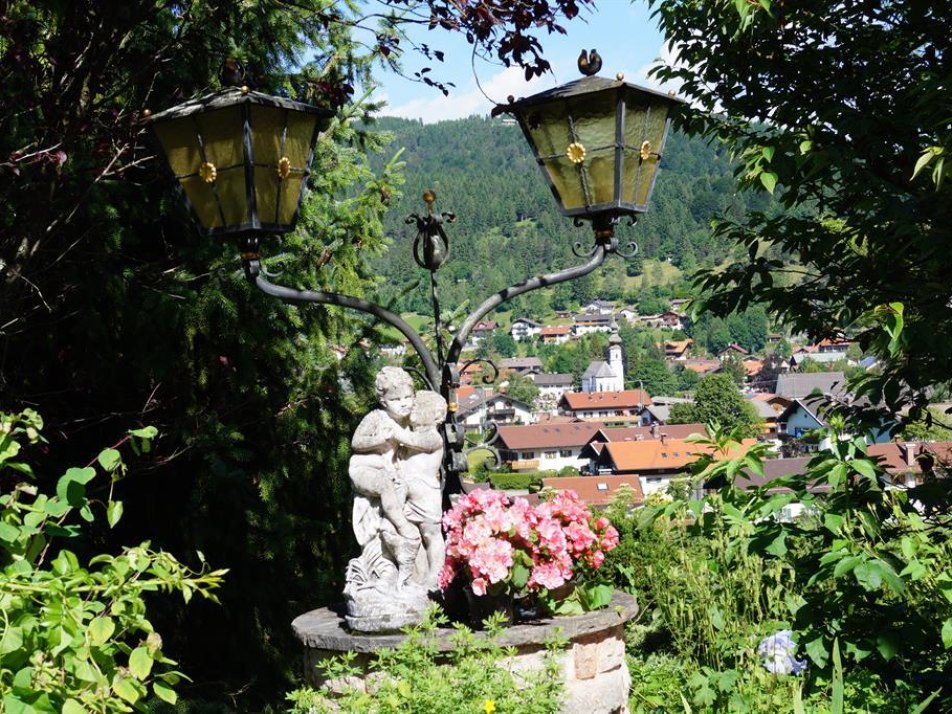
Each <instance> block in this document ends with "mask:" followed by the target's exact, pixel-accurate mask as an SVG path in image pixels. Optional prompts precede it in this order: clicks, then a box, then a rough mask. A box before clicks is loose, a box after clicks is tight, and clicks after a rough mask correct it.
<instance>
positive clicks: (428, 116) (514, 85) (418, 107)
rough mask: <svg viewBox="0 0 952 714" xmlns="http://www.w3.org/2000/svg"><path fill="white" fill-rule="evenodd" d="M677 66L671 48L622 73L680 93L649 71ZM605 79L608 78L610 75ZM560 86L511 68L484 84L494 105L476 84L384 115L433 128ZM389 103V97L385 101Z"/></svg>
mask: <svg viewBox="0 0 952 714" xmlns="http://www.w3.org/2000/svg"><path fill="white" fill-rule="evenodd" d="M659 61H660V62H663V63H664V64H671V65H673V64H677V63H678V52H677V50H676V49H672V48H670V47H669V46H668V45H667V44H665V45H663V46H662V47H661V49H660V50H659V55H658V58H657V59H655V60H653V61H652V62H649V63H647V64H644V65H642V66H641V67H639V68H638V69H637V70H635V71H633V72H631V71H628V70H627V69H624V70H623V71H622V73H623V74H624V75H625V78H626V79H627V80H628V81H629V82H634V83H635V84H640V85H643V86H647V87H651V88H652V89H657V90H660V91H669V90H672V89H673V90H675V92H677V90H678V89H679V87H680V85H678V84H672V83H670V82H665V83H661V82H659V81H658V80H657V79H656V78H649V77H648V70H650V69H651V68H652V67H653V66H655V65H656V64H658V62H659ZM557 70H558V72H559V74H558V76H569V75H572V74H574V73H575V65H574V62H573V63H572V66H571V67H568V65H567V64H566V66H565V67H562V66H559V67H558V68H557ZM605 76H608V75H607V74H606V75H605ZM555 85H556V82H555V78H554V77H553V75H551V74H549V75H546V76H544V77H541V78H540V77H533V78H532V80H531V81H529V82H526V80H525V75H524V73H523V70H521V69H520V68H518V67H508V68H506V69H504V70H502V71H500V72H497V73H496V74H495V75H493V76H492V77H490V78H489V79H488V80H486V81H483V82H482V86H483V91H484V92H485V93H486V94H488V95H489V97H491V98H492V100H493V101H490V100H489V99H487V98H486V96H485V95H484V94H483V92H481V91H479V87H477V86H476V84H475V82H473V83H471V84H470V85H468V86H467V87H466V89H465V90H461V89H459V88H457V89H455V90H453V89H451V90H450V95H449V96H448V97H444V96H443V95H442V94H440V93H439V91H438V90H436V89H432V90H430V91H431V92H432V96H429V97H426V98H421V99H411V100H410V101H408V102H406V103H404V104H400V105H397V106H387V107H386V108H384V110H383V111H382V112H381V114H383V115H385V116H397V117H403V118H405V119H421V120H423V123H425V124H432V123H434V122H438V121H445V120H447V119H462V118H465V117H468V116H472V115H474V114H477V115H486V114H489V112H490V111H491V110H492V108H493V106H494V104H493V102H494V101H495V102H498V103H500V104H504V103H505V102H506V100H507V97H509V95H512V96H514V97H516V98H519V97H525V96H528V95H530V94H534V93H536V92H540V91H543V90H545V89H549V88H551V87H554V86H555ZM383 99H384V100H385V99H386V97H383Z"/></svg>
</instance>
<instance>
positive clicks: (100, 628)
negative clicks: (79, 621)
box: [89, 617, 116, 647]
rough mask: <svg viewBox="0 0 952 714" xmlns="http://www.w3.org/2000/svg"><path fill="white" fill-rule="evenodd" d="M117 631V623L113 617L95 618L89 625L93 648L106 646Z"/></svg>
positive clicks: (90, 640)
mask: <svg viewBox="0 0 952 714" xmlns="http://www.w3.org/2000/svg"><path fill="white" fill-rule="evenodd" d="M115 631H116V623H115V622H113V620H112V618H111V617H97V618H94V619H93V621H92V622H90V623H89V644H91V645H92V646H93V647H99V646H101V645H104V644H105V643H106V642H107V641H108V640H109V638H110V637H112V633H113V632H115Z"/></svg>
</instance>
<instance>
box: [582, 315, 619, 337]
mask: <svg viewBox="0 0 952 714" xmlns="http://www.w3.org/2000/svg"><path fill="white" fill-rule="evenodd" d="M574 319H575V324H574V325H573V326H572V332H573V333H574V335H575V336H576V337H581V336H582V335H587V334H589V333H591V332H611V331H612V325H613V324H614V322H615V318H614V317H613V316H612V315H611V313H609V314H607V315H602V314H598V313H595V314H591V315H576V316H575V318H574Z"/></svg>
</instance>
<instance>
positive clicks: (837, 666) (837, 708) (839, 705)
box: [830, 639, 843, 714]
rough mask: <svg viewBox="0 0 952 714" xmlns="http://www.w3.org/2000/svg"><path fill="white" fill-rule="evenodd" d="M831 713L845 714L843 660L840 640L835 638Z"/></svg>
mask: <svg viewBox="0 0 952 714" xmlns="http://www.w3.org/2000/svg"><path fill="white" fill-rule="evenodd" d="M830 714H843V662H842V661H841V660H840V641H839V639H835V640H833V695H832V697H831V700H830Z"/></svg>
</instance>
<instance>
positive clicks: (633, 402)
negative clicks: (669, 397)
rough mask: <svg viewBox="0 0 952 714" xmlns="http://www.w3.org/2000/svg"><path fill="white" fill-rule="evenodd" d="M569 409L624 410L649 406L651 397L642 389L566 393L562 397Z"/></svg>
mask: <svg viewBox="0 0 952 714" xmlns="http://www.w3.org/2000/svg"><path fill="white" fill-rule="evenodd" d="M562 398H563V399H564V400H565V403H566V404H567V405H568V408H569V409H572V410H573V411H578V410H579V409H624V408H632V407H637V406H647V405H649V404H651V397H650V396H648V393H647V392H646V391H644V390H643V389H626V390H625V391H623V392H566V393H565V394H563V395H562Z"/></svg>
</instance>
